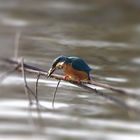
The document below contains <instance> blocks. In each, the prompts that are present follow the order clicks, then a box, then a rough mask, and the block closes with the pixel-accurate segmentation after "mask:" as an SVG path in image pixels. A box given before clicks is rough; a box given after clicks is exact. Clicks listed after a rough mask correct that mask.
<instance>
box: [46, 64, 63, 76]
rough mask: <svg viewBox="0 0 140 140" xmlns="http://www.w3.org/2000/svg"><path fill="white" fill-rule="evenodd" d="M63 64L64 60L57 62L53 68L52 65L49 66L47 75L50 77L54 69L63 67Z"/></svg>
mask: <svg viewBox="0 0 140 140" xmlns="http://www.w3.org/2000/svg"><path fill="white" fill-rule="evenodd" d="M63 65H64V62H59V63H57V65H56V66H55V67H54V68H53V67H52V68H50V69H49V71H48V75H47V77H50V76H51V75H52V74H53V72H54V71H55V70H56V69H63Z"/></svg>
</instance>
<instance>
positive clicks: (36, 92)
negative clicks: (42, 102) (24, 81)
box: [35, 72, 41, 104]
mask: <svg viewBox="0 0 140 140" xmlns="http://www.w3.org/2000/svg"><path fill="white" fill-rule="evenodd" d="M40 76H41V74H40V72H39V73H38V74H37V79H36V85H35V96H36V102H37V104H38V103H39V100H38V83H39V78H40Z"/></svg>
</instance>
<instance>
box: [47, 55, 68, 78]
mask: <svg viewBox="0 0 140 140" xmlns="http://www.w3.org/2000/svg"><path fill="white" fill-rule="evenodd" d="M66 59H67V57H66V56H63V55H61V56H59V57H57V58H56V59H54V61H53V63H52V67H51V68H50V70H49V71H48V77H50V76H51V74H52V73H53V72H54V71H55V70H56V69H62V68H63V65H64V63H65V62H66Z"/></svg>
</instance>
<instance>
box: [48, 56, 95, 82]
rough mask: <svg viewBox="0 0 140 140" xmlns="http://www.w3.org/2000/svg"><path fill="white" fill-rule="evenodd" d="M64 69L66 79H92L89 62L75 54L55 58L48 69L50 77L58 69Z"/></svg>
mask: <svg viewBox="0 0 140 140" xmlns="http://www.w3.org/2000/svg"><path fill="white" fill-rule="evenodd" d="M57 69H62V70H63V72H64V75H65V79H66V80H75V81H79V82H80V81H88V80H90V71H91V70H92V69H91V68H90V67H89V66H88V64H87V63H86V62H85V61H84V60H83V59H81V58H79V57H75V56H68V57H67V56H63V55H61V56H59V57H57V58H56V59H54V61H53V63H52V67H51V68H50V70H49V71H48V77H50V76H51V74H52V73H53V72H54V71H55V70H57Z"/></svg>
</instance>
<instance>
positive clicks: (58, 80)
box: [52, 80, 61, 108]
mask: <svg viewBox="0 0 140 140" xmlns="http://www.w3.org/2000/svg"><path fill="white" fill-rule="evenodd" d="M60 82H61V80H58V83H57V86H56V88H55V91H54V94H53V100H52V107H53V108H54V101H55V96H56V92H57V89H58V86H59V84H60Z"/></svg>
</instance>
